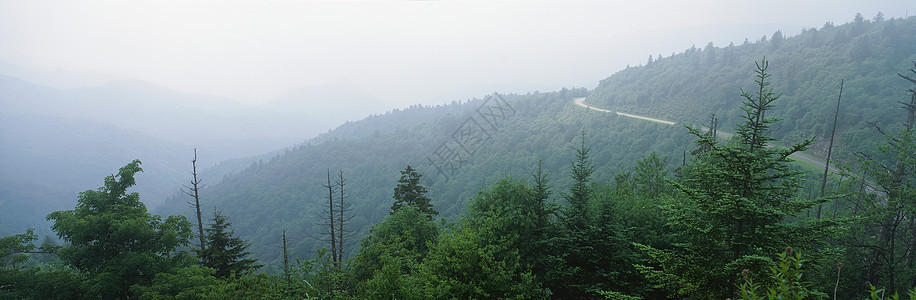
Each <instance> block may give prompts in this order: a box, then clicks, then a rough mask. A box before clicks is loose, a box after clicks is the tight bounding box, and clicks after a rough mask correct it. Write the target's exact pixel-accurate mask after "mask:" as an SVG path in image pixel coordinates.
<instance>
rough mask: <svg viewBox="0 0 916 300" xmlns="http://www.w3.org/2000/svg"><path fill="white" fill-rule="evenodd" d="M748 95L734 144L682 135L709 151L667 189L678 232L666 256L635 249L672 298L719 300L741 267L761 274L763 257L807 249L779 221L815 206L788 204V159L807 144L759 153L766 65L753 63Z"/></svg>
mask: <svg viewBox="0 0 916 300" xmlns="http://www.w3.org/2000/svg"><path fill="white" fill-rule="evenodd" d="M756 65H757V70H756V73H757V79H756V81H755V82H756V83H757V89H756V91H755V93H753V94H751V93H747V92H745V91H743V90H742V92H741V96H742V98H743V100H744V107H743V108H742V110H743V112H744V114H743V115H742V116H741V117H742V118H743V119H744V123H741V124H739V125H738V130H737V131H738V132H737V134H736V135H735V140H733V141H731V142H730V143H726V144H721V143H718V142H717V141H716V140H714V139H712V137H710V136H708V135H705V134H702V133H701V132H700V130H698V129H694V128H690V132H691V133H692V134H694V135H696V136H697V137H698V138H699V142H698V143H705V144H708V145H709V146H710V150H709V151H708V152H706V153H702V154H700V155H699V156H697V157H696V158H695V160H694V164H693V165H691V166H688V168H687V171H686V172H685V177H684V181H683V182H680V183H675V188H676V189H677V190H678V191H679V192H680V194H681V197H680V199H678V200H677V201H676V202H675V203H674V204H673V205H671V206H669V207H668V215H669V220H670V223H671V224H672V225H674V226H675V227H676V228H679V232H678V233H677V237H678V239H679V240H680V243H677V244H676V248H675V249H674V250H673V251H661V250H657V249H652V248H651V247H648V246H641V247H642V248H644V249H646V250H647V252H648V253H649V254H650V255H651V256H653V257H654V259H655V261H656V263H658V264H660V265H661V269H660V270H659V269H653V268H649V267H641V269H642V271H643V272H644V273H645V274H647V275H648V276H649V277H651V278H654V279H656V280H658V281H660V283H661V284H662V285H663V286H667V287H668V288H669V289H670V290H671V291H672V292H673V294H677V295H678V297H684V296H688V297H690V298H716V299H724V298H729V297H734V296H735V286H736V284H735V279H736V278H737V274H738V273H739V272H741V271H742V270H743V269H749V270H751V271H752V272H758V273H757V274H762V273H763V271H764V270H765V268H764V267H765V266H767V265H768V264H769V263H770V261H769V259H768V258H767V255H768V254H769V253H774V252H778V251H779V249H782V248H785V247H786V246H787V245H809V244H810V243H811V242H812V241H811V240H807V239H806V238H807V237H810V235H806V234H802V233H803V232H804V231H806V230H807V229H808V228H807V227H805V226H804V225H794V224H792V223H788V222H785V221H784V220H785V217H787V216H795V215H797V214H798V213H799V212H801V211H802V210H804V209H807V208H810V207H812V206H813V205H815V204H816V202H815V201H798V200H793V199H795V198H796V197H795V196H796V193H797V191H798V189H799V187H800V184H799V179H798V175H799V174H800V173H799V172H797V171H793V170H791V169H790V168H789V167H788V166H787V164H788V162H789V155H791V154H792V153H796V152H799V151H803V150H805V149H806V148H808V146H809V145H810V144H811V140H805V141H802V142H801V143H798V144H795V145H792V146H791V147H790V148H788V149H780V148H776V147H767V145H768V143H769V142H772V141H774V138H772V137H770V136H768V135H767V134H768V132H769V131H770V126H771V124H773V123H775V122H776V121H777V120H776V119H773V118H767V117H766V112H767V111H768V110H770V109H771V108H772V106H773V102H774V101H776V100H777V99H779V95H778V94H776V93H774V92H773V90H772V88H770V87H769V85H770V83H769V79H768V78H769V77H770V74H769V73H767V67H768V63H767V61H766V59H764V60H762V61H761V62H759V63H757V64H756Z"/></svg>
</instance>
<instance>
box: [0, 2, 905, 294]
mask: <svg viewBox="0 0 916 300" xmlns="http://www.w3.org/2000/svg"><path fill="white" fill-rule="evenodd" d="M914 36H916V17H910V18H908V19H904V20H901V19H891V20H883V19H882V18H880V15H879V17H876V18H874V19H873V20H865V19H864V18H862V17H861V16H857V19H856V21H855V22H853V23H849V24H844V25H839V26H834V25H832V24H826V25H825V26H824V27H823V28H818V29H809V30H805V32H804V33H802V34H800V35H798V36H793V37H783V36H782V34H781V33H777V34H774V36H772V37H769V38H767V39H761V40H759V41H756V42H753V43H751V42H748V43H745V44H744V45H740V46H729V47H723V48H716V47H713V46H709V47H706V48H704V49H703V50H699V49H693V48H692V49H690V50H688V51H686V52H685V53H681V54H676V55H672V56H670V57H665V58H660V59H656V58H653V59H652V60H650V62H649V63H648V64H647V65H646V66H640V67H631V68H628V69H626V70H623V71H621V72H618V73H615V74H614V75H611V76H610V77H609V78H607V79H605V80H603V81H602V82H601V84H600V85H599V86H598V87H597V88H596V89H595V90H593V91H589V90H588V89H585V88H575V89H563V90H560V91H555V92H546V93H540V92H532V93H528V94H512V95H499V94H493V95H488V96H485V97H484V98H483V99H473V100H470V101H461V102H453V103H451V104H448V105H440V106H432V107H431V106H422V105H416V106H411V107H409V108H407V109H403V110H400V109H399V110H393V111H389V112H387V113H384V114H379V115H373V116H370V117H368V118H366V119H363V120H361V121H356V122H348V123H346V124H344V125H342V126H340V127H338V128H336V129H334V130H332V131H330V132H327V133H325V134H322V135H320V136H318V137H316V138H313V139H310V140H308V141H305V142H304V143H302V144H299V145H296V146H294V147H290V148H288V149H286V150H285V151H282V153H279V154H277V155H276V156H274V157H272V158H269V159H261V160H257V161H254V162H251V163H250V165H249V166H248V167H247V168H246V169H244V170H243V171H241V172H238V173H235V174H230V175H227V176H224V177H220V176H214V175H208V173H207V171H206V170H202V171H201V170H195V171H194V172H195V174H194V175H191V174H190V172H191V171H192V165H191V164H188V166H187V168H188V172H189V173H188V175H186V176H187V177H185V179H184V180H185V181H186V182H191V183H192V185H194V186H196V184H198V183H200V182H202V183H203V184H202V185H201V186H200V187H201V188H200V189H199V190H197V191H198V192H199V196H200V197H199V201H200V208H201V209H202V210H203V216H204V217H203V218H204V221H203V223H205V224H204V226H201V227H200V228H197V227H196V223H197V222H198V221H197V220H198V218H200V217H199V216H197V215H195V214H194V209H193V208H192V207H191V206H188V203H189V202H191V203H193V202H195V201H196V200H197V199H194V198H192V197H191V196H189V195H188V194H185V193H180V192H176V193H175V195H174V196H172V197H171V198H169V199H168V200H166V203H165V205H163V206H162V207H160V208H159V209H157V210H155V211H154V213H155V214H157V215H163V216H167V215H168V217H159V216H156V215H152V214H150V213H149V212H147V210H146V207H145V206H144V205H143V203H141V202H140V201H141V199H142V197H143V195H142V194H137V193H130V192H131V191H132V190H130V188H131V187H132V186H133V185H134V184H137V185H142V184H143V182H144V173H143V172H142V171H143V169H144V168H146V169H149V168H155V167H156V166H155V165H142V164H141V162H140V161H136V160H134V161H125V162H123V163H124V164H126V165H124V167H122V168H121V169H120V170H119V171H118V172H117V175H111V176H109V177H106V178H105V180H104V181H101V180H99V182H100V184H96V185H93V186H91V187H87V189H89V190H87V191H86V192H84V193H81V194H80V195H79V196H78V199H79V201H78V203H77V205H76V207H75V208H74V209H73V210H64V211H55V212H48V213H50V215H49V220H51V221H53V222H54V225H53V230H54V231H55V232H56V233H57V234H58V235H59V236H60V237H61V238H63V240H64V241H65V243H63V244H62V245H57V244H55V243H54V241H53V240H49V241H45V242H46V243H45V244H44V245H42V246H41V247H40V248H39V247H38V246H37V245H35V244H34V241H36V240H37V236H35V235H34V234H33V233H32V232H31V231H29V232H26V233H23V234H19V235H14V236H8V237H4V238H2V239H0V247H2V248H0V250H2V251H0V297H3V296H8V297H10V298H54V297H57V298H68V297H70V298H72V297H79V296H83V297H87V296H86V295H88V297H97V298H133V297H137V298H153V299H158V298H166V299H171V298H190V299H209V298H233V299H235V298H239V299H243V298H244V299H249V298H258V299H264V298H267V299H275V298H284V299H285V298H305V299H313V298H318V299H456V298H457V299H496V298H517V299H665V298H668V299H726V298H731V299H737V298H741V299H763V298H767V297H771V298H780V299H823V298H834V299H859V298H866V297H872V299H888V298H891V295H907V296H909V297H910V298H911V299H912V298H916V218H914V217H913V216H914V214H916V157H914V153H916V47H913V45H916V40H914ZM764 57H765V58H764ZM840 80H845V84H844V89H843V97H842V99H843V102H842V105H841V106H840V107H841V113H840V115H839V117H838V121H839V124H840V125H839V126H838V129H839V130H840V132H841V133H842V134H841V135H840V137H841V138H840V142H838V144H837V145H835V147H836V149H835V150H834V153H839V155H837V156H838V157H839V158H840V159H841V161H843V162H844V163H845V165H848V168H846V169H845V170H846V171H844V172H843V173H841V174H833V175H831V176H824V177H822V174H824V173H821V172H824V171H823V169H817V168H816V167H814V168H813V167H811V166H810V165H806V164H803V163H799V162H796V161H794V160H793V159H792V155H793V154H796V153H799V152H804V151H807V150H808V149H814V153H815V154H818V153H821V152H825V151H826V148H825V147H826V146H825V145H824V143H825V142H826V140H827V137H826V135H829V132H830V128H831V127H832V125H833V124H832V120H831V119H830V117H832V113H833V108H834V107H836V102H835V101H836V100H837V97H838V94H839V82H840ZM581 97H586V99H585V103H587V104H588V105H590V106H592V107H598V108H602V109H609V110H613V111H622V112H627V113H635V114H640V115H646V116H651V117H655V118H661V119H669V120H675V121H677V122H678V123H677V124H676V125H675V126H671V125H669V124H662V123H658V122H650V121H646V120H641V119H637V118H630V117H625V116H621V115H618V114H614V113H608V112H604V111H597V110H594V109H589V108H584V107H582V106H578V105H576V104H574V102H573V101H574V99H577V98H581ZM901 107H902V109H901ZM710 114H715V116H716V117H717V118H718V120H719V121H718V124H719V125H718V127H719V129H720V130H722V131H727V132H730V133H732V134H729V135H718V136H716V135H714V134H713V132H712V131H710V132H707V131H706V130H700V129H699V125H700V124H702V123H704V122H708V120H709V119H710V118H709V115H710ZM870 121H874V122H872V124H868V122H870ZM684 124H687V125H696V127H694V128H696V129H694V128H685V127H684V126H682V125H684ZM811 138H817V140H816V141H815V140H812V139H811ZM204 153H205V152H204ZM204 157H205V156H203V157H202V158H204ZM239 163H240V161H233V162H230V163H226V164H224V165H222V167H221V168H232V167H233V166H236V167H237V166H238V164H239ZM834 164H838V163H836V162H834ZM812 170H813V171H812ZM192 176H199V177H197V178H194V177H192ZM100 179H101V178H100ZM194 179H200V180H201V181H200V182H197V181H192V180H194ZM822 180H823V181H822ZM96 186H100V187H98V188H95V187H96ZM185 192H189V190H185ZM190 194H191V195H193V194H195V193H190ZM211 216H212V218H211ZM189 220H190V221H189ZM207 220H210V221H207ZM341 222H343V223H341ZM204 228H206V233H204V234H198V232H199V231H198V230H200V231H204ZM198 235H199V236H198ZM198 239H199V241H200V242H199V243H198V242H197V241H198ZM249 252H250V253H249ZM48 253H54V254H48ZM30 255H31V256H30ZM48 256H53V257H51V258H49V257H48ZM57 257H59V259H58V258H57ZM252 258H254V259H257V260H253V259H252ZM23 265H27V266H39V267H40V268H28V267H23ZM125 266H126V267H125ZM74 270H76V271H77V272H74Z"/></svg>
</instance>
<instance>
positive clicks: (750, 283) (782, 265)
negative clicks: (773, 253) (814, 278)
mask: <svg viewBox="0 0 916 300" xmlns="http://www.w3.org/2000/svg"><path fill="white" fill-rule="evenodd" d="M806 263H807V261H806V260H803V259H802V255H801V252H794V253H793V251H792V248H791V247H787V248H786V251H784V252H780V253H779V259H778V260H777V261H776V262H775V266H772V267H770V284H769V285H767V286H763V285H761V284H760V283H755V282H754V279H753V278H752V276H751V275H752V274H751V272H750V271H748V270H747V269H745V270H744V271H742V272H741V275H742V276H743V277H744V283H742V284H741V286H740V291H741V299H745V300H756V299H798V300H801V299H811V298H826V296H827V295H826V294H824V293H820V292H816V291H812V290H811V289H810V287H811V283H809V282H805V281H804V280H803V279H802V276H803V275H804V273H805V270H804V265H805V264H806Z"/></svg>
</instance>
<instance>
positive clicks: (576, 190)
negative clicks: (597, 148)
mask: <svg viewBox="0 0 916 300" xmlns="http://www.w3.org/2000/svg"><path fill="white" fill-rule="evenodd" d="M579 135H580V139H581V144H580V146H579V148H578V149H576V160H575V161H574V162H573V163H572V170H571V171H570V174H569V176H570V177H571V178H572V180H573V185H572V187H570V188H569V193H567V194H565V195H563V198H565V199H566V202H567V203H568V204H569V206H568V207H567V208H566V209H565V210H564V217H565V218H566V219H567V220H566V225H567V226H568V227H569V228H570V230H582V229H584V228H585V226H586V224H587V223H588V221H589V220H588V202H589V201H590V200H591V197H592V193H593V189H594V188H593V187H592V185H591V176H592V173H594V172H595V166H594V163H592V162H591V160H589V156H588V153H589V151H591V148H590V147H588V146H586V144H585V131H584V130H583V131H582V132H581V133H580V134H579Z"/></svg>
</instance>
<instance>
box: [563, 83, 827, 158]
mask: <svg viewBox="0 0 916 300" xmlns="http://www.w3.org/2000/svg"><path fill="white" fill-rule="evenodd" d="M573 102H575V103H576V105H578V106H581V107H585V108H588V109H591V110H597V111H601V112H606V113H615V114H617V115H620V116H625V117H630V118H636V119H640V120H647V121H652V122H656V123H662V124H667V125H674V124H676V123H675V122H672V121H666V120H662V119H655V118H650V117H644V116H637V115H633V114H627V113H622V112H617V111H612V110H607V109H601V108H597V107H594V106H591V105H588V104H585V97H579V98H575V99H573ZM702 129H703V130H708V128H706V127H703V128H702ZM718 134H719V135H721V136H723V137H731V136H732V135H733V134H732V133H728V132H724V131H718ZM789 157H791V158H794V159H798V160H802V161H806V162H808V163H811V164H814V165H816V166H818V167H821V168H823V167H826V165H827V163H825V162H824V161H822V160H820V159H817V158H814V157H811V156H810V155H807V154H804V153H800V152H796V153H792V155H790V156H789ZM828 170H830V172H831V173H834V174H838V175H842V173H841V172H840V170H839V169H837V168H835V167H833V166H830V167H829V168H828Z"/></svg>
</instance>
